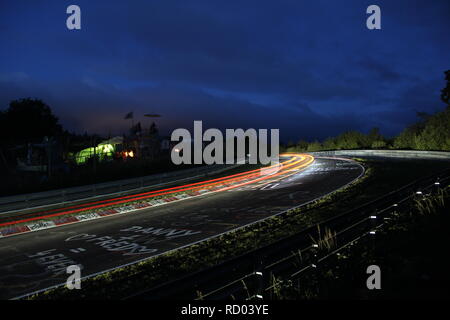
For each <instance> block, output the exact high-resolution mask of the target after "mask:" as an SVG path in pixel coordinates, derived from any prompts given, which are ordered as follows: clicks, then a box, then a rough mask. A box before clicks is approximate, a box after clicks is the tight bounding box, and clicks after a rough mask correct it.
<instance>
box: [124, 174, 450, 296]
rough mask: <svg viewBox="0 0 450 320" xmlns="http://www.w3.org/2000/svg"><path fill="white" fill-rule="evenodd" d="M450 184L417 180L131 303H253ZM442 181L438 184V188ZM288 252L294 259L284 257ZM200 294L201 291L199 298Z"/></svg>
mask: <svg viewBox="0 0 450 320" xmlns="http://www.w3.org/2000/svg"><path fill="white" fill-rule="evenodd" d="M449 180H450V172H449V170H447V171H445V172H443V173H441V174H439V175H431V176H428V177H425V178H422V179H418V180H416V181H414V182H412V183H410V184H408V185H405V186H403V187H402V188H399V189H397V190H395V191H392V192H390V193H388V194H386V195H384V196H382V197H380V198H378V199H375V200H373V201H370V202H368V203H366V204H364V205H362V206H360V207H358V208H355V209H352V210H350V211H348V212H346V213H343V214H341V215H338V216H336V217H333V218H331V219H328V220H326V221H323V222H321V223H318V224H316V225H314V226H312V227H310V228H307V229H305V230H303V231H301V232H299V233H297V234H295V235H293V236H290V237H287V238H285V239H282V240H279V241H277V242H276V243H274V244H271V245H268V246H265V247H263V248H259V249H256V250H253V251H251V252H249V253H246V254H243V255H241V256H239V257H237V258H234V259H231V260H228V261H226V262H224V263H221V264H219V265H217V266H214V267H212V268H207V269H204V270H201V271H199V272H195V273H192V274H189V275H187V276H185V277H183V278H180V279H177V280H174V281H171V282H167V283H164V284H161V285H160V286H157V287H154V288H152V289H148V290H144V291H141V292H137V293H134V294H133V295H131V296H129V297H127V298H128V299H133V298H138V299H164V298H182V299H192V298H197V299H225V298H230V297H233V298H236V299H245V298H247V299H254V298H263V297H264V296H266V295H267V294H270V292H271V290H273V289H274V288H275V286H277V285H278V283H277V281H273V279H274V278H273V277H274V276H275V277H278V276H284V277H285V278H290V279H298V278H299V277H300V276H302V275H303V274H304V273H305V272H307V271H314V270H317V268H318V266H319V265H320V264H321V263H323V262H324V261H325V260H326V259H328V258H330V257H331V256H333V255H335V254H336V253H338V252H339V251H340V250H342V249H344V248H345V247H347V246H348V245H350V244H351V243H354V242H355V241H358V240H360V239H362V238H372V239H373V238H375V236H376V231H377V230H378V229H379V228H380V227H381V226H383V225H384V224H385V223H386V218H387V217H386V216H387V215H388V214H389V213H390V212H392V211H393V210H400V209H401V207H402V206H405V205H406V203H407V202H408V200H410V199H411V198H412V197H413V196H414V195H415V194H416V192H417V191H419V190H420V191H421V192H422V193H425V191H428V190H430V191H433V192H435V191H436V190H437V188H439V186H440V185H442V184H443V182H447V181H449ZM436 181H440V185H439V184H436ZM325 230H332V232H335V233H332V234H333V236H332V241H334V243H335V246H334V247H335V248H336V249H334V250H332V251H331V252H330V251H326V250H325V251H324V250H322V248H321V247H322V246H323V240H321V237H322V236H323V232H324V231H325ZM286 252H290V254H286ZM198 292H201V294H200V296H198Z"/></svg>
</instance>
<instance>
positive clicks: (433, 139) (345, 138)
mask: <svg viewBox="0 0 450 320" xmlns="http://www.w3.org/2000/svg"><path fill="white" fill-rule="evenodd" d="M445 75H446V78H445V79H446V81H447V85H446V87H445V88H444V89H442V91H441V92H442V94H441V100H442V101H443V102H444V103H445V104H446V106H447V107H446V108H445V109H444V110H443V111H441V112H437V113H435V114H432V115H430V114H428V113H425V112H417V117H418V118H419V121H418V122H417V123H414V124H412V125H411V126H409V127H407V128H405V129H404V130H403V131H402V132H401V133H400V134H399V135H398V136H395V137H384V136H383V135H382V134H381V133H380V130H379V129H378V128H372V129H371V130H370V132H369V133H368V134H364V133H361V132H358V131H347V132H344V133H342V134H340V135H338V136H336V137H330V138H327V139H325V140H324V141H321V142H319V141H317V140H316V141H309V142H308V141H303V140H301V141H299V142H297V143H294V142H292V141H291V142H289V143H288V144H287V145H284V146H282V148H281V149H282V150H283V151H286V152H314V151H326V150H342V149H346V150H348V149H397V150H398V149H409V150H411V149H412V150H435V151H450V70H449V71H447V72H445Z"/></svg>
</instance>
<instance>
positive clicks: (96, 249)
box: [0, 158, 363, 299]
mask: <svg viewBox="0 0 450 320" xmlns="http://www.w3.org/2000/svg"><path fill="white" fill-rule="evenodd" d="M362 173H363V168H362V167H361V166H360V165H358V164H357V163H355V162H353V161H347V160H344V159H331V158H316V159H315V161H314V163H313V164H311V165H309V166H308V167H306V168H303V169H299V170H297V171H293V172H291V174H289V175H284V176H281V178H280V177H276V178H275V177H274V178H273V179H269V180H263V181H257V182H254V183H250V184H245V185H242V186H239V187H237V188H234V189H230V190H226V191H221V192H217V193H213V194H206V195H204V196H200V197H197V198H192V199H186V200H182V201H178V202H173V203H168V204H166V205H163V206H159V207H152V208H147V209H142V210H139V211H136V212H133V213H129V214H122V215H116V216H110V217H106V218H102V219H98V220H91V221H86V222H82V223H76V224H72V225H65V226H61V227H57V228H53V229H47V230H41V231H36V232H30V233H26V234H20V235H15V236H11V237H7V238H2V239H0V298H1V299H9V298H14V297H18V296H21V295H24V294H27V293H30V292H34V291H37V290H40V289H43V288H48V287H51V286H54V285H57V284H61V283H65V282H66V279H67V274H66V267H67V266H69V265H72V264H78V265H81V266H82V277H85V276H88V275H92V274H95V273H98V272H102V271H105V270H108V269H111V268H114V267H117V266H120V265H124V264H127V263H132V262H135V261H138V260H142V259H145V258H148V257H151V256H155V255H158V254H161V253H163V252H166V251H168V250H173V249H176V248H179V247H182V246H186V245H189V244H192V243H193V242H197V241H201V240H204V239H206V238H209V237H212V236H215V235H218V234H220V233H223V232H227V231H229V230H232V229H235V228H237V227H240V226H243V225H246V224H249V223H252V222H254V221H257V220H260V219H264V218H266V217H269V216H271V215H274V214H277V213H280V212H281V211H284V210H286V209H289V208H292V207H295V206H298V205H301V204H303V203H306V202H308V201H310V200H313V199H316V198H318V197H321V196H323V195H325V194H328V193H330V192H332V191H334V190H336V189H339V188H340V187H342V186H344V185H346V184H347V183H349V182H351V181H353V180H354V179H356V178H357V177H359V176H360V175H361V174H362Z"/></svg>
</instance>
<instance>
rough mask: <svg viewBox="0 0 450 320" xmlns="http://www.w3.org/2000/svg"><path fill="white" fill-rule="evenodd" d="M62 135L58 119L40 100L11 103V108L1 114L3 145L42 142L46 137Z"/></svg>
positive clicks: (0, 130) (0, 135)
mask: <svg viewBox="0 0 450 320" xmlns="http://www.w3.org/2000/svg"><path fill="white" fill-rule="evenodd" d="M62 133H63V129H62V127H61V125H60V124H59V123H58V118H57V117H56V116H55V115H53V113H52V110H51V109H50V107H49V106H48V105H46V104H45V103H44V102H43V101H41V100H39V99H30V98H27V99H21V100H14V101H11V102H10V104H9V108H8V109H7V110H6V111H4V112H1V113H0V139H1V143H2V144H21V143H28V142H41V141H42V139H43V138H44V137H45V136H47V137H55V136H58V135H61V134H62Z"/></svg>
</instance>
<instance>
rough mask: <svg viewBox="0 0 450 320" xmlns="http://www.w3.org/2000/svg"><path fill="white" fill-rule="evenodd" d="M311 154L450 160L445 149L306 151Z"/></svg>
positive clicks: (449, 154) (448, 153)
mask: <svg viewBox="0 0 450 320" xmlns="http://www.w3.org/2000/svg"><path fill="white" fill-rule="evenodd" d="M307 153H308V154H311V155H313V156H319V157H320V156H329V157H370V158H372V157H374V158H399V159H430V160H431V159H433V160H450V152H445V151H416V150H332V151H317V152H307Z"/></svg>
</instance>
